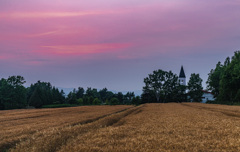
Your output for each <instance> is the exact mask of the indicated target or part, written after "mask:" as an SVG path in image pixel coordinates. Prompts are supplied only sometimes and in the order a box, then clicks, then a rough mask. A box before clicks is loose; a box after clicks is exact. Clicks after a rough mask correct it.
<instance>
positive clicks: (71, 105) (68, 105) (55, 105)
mask: <svg viewBox="0 0 240 152" xmlns="http://www.w3.org/2000/svg"><path fill="white" fill-rule="evenodd" d="M76 106H78V105H75V104H54V105H44V106H42V108H62V107H76Z"/></svg>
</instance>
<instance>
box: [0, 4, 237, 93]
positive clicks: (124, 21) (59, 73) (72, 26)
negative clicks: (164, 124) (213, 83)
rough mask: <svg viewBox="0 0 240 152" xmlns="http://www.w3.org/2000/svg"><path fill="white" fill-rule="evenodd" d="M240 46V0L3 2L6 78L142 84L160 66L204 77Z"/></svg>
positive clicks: (1, 55)
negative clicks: (16, 76)
mask: <svg viewBox="0 0 240 152" xmlns="http://www.w3.org/2000/svg"><path fill="white" fill-rule="evenodd" d="M239 49H240V1H239V0H231V1H229V0H202V1H199V0H181V1H179V0H89V1H86V0H51V1H49V0H41V1H33V0H1V1H0V69H1V77H4V78H7V77H8V76H10V75H22V76H24V77H25V79H26V81H27V82H28V85H29V84H30V83H35V82H36V81H37V80H42V81H47V82H51V83H52V84H53V85H54V86H57V87H64V88H73V87H78V86H82V87H84V88H86V87H95V88H99V89H101V88H103V87H107V88H108V89H110V90H117V91H134V90H141V89H142V86H143V85H144V84H143V79H144V78H145V77H146V76H147V75H148V74H149V73H151V72H152V71H153V70H157V69H163V70H166V71H169V70H172V71H173V72H174V73H176V74H179V72H180V67H181V65H183V66H184V69H185V73H186V76H187V79H189V76H190V74H191V73H200V76H201V77H202V79H203V81H204V83H203V86H204V87H205V86H206V85H205V82H206V80H207V74H208V73H209V71H210V70H211V69H212V68H214V67H215V65H216V63H217V62H218V61H224V59H225V58H226V57H227V56H232V55H233V52H234V51H236V50H239Z"/></svg>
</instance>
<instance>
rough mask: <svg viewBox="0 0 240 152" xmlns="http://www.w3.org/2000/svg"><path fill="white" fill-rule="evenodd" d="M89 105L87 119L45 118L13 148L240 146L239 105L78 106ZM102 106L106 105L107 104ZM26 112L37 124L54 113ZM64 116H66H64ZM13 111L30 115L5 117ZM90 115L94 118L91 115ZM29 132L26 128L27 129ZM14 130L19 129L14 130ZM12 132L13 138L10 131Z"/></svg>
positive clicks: (204, 148)
mask: <svg viewBox="0 0 240 152" xmlns="http://www.w3.org/2000/svg"><path fill="white" fill-rule="evenodd" d="M99 107H101V106H99ZM84 108H86V109H88V110H89V114H92V115H91V117H89V118H88V117H87V115H88V114H87V113H85V114H84V115H85V118H86V119H84V122H85V123H79V122H81V121H83V120H81V121H80V120H74V119H72V120H71V121H70V120H69V121H67V120H68V119H69V117H67V115H62V116H61V117H62V119H63V120H62V122H61V124H64V125H61V126H58V125H57V124H58V123H59V120H60V119H55V121H56V122H55V123H54V124H56V125H55V126H53V125H50V126H49V124H51V123H46V122H48V121H46V122H45V127H46V129H44V128H42V130H38V131H36V130H34V128H33V129H32V132H33V133H32V134H31V135H28V136H26V138H23V139H22V140H20V141H18V142H16V143H13V144H12V145H11V147H10V148H11V149H10V150H11V151H39V152H40V151H62V152H63V151H109V152H110V151H142V152H145V151H149V152H150V151H151V152H152V151H236V152H238V151H240V107H239V106H223V105H209V104H201V103H182V104H178V103H168V104H145V105H141V106H137V107H127V106H126V107H120V106H112V107H111V106H109V111H108V112H106V110H102V111H101V110H100V111H101V112H102V113H101V114H100V112H99V113H98V112H97V113H94V112H90V111H91V108H92V110H93V109H94V108H96V107H94V106H91V107H83V108H82V109H81V108H80V109H81V110H79V111H78V112H79V113H84V112H83V111H84ZM101 108H102V109H104V108H106V107H104V106H102V107H101ZM111 108H113V109H111ZM64 109H65V110H67V109H70V108H64ZM107 109H108V108H107ZM110 109H111V110H110ZM124 109H125V110H124ZM67 111H68V110H67ZM70 111H71V110H70ZM76 111H77V110H76ZM119 111H121V112H119ZM21 112H22V113H25V115H28V116H29V117H30V118H29V120H26V122H29V124H34V126H35V125H36V124H35V123H37V122H38V121H40V120H42V119H43V117H45V119H47V118H48V117H50V118H51V116H52V114H51V113H50V114H47V112H46V113H44V111H43V112H39V113H38V114H39V117H35V116H37V115H34V114H33V115H32V114H29V113H28V112H24V111H21ZM104 112H105V113H106V114H105V113H104ZM27 113H28V114H27ZM103 113H104V114H103ZM2 114H4V112H0V115H1V116H0V120H5V123H6V122H8V121H7V119H4V118H3V117H2ZM74 115H75V114H74V113H73V116H74ZM80 115H81V114H80ZM65 116H66V117H67V118H66V119H64V117H65ZM8 117H9V120H10V119H11V121H12V123H13V124H14V122H15V121H16V122H17V121H22V120H25V119H16V118H14V117H12V115H11V113H6V114H5V118H8ZM54 117H56V118H57V115H55V116H52V120H51V121H54ZM19 118H22V117H19ZM71 118H72V117H71ZM73 118H74V117H73ZM76 118H77V117H75V119H76ZM94 118H97V119H94ZM32 119H34V121H33V120H32ZM45 119H44V120H45ZM88 119H91V121H87V120H88ZM30 122H33V123H30ZM76 122H77V123H76ZM2 124H4V121H3V122H2V121H1V123H0V125H1V126H0V127H1V128H3V129H4V127H5V126H2ZM14 131H16V130H13V131H12V136H13V135H14ZM23 132H24V131H23ZM25 132H27V131H26V130H25ZM15 134H18V133H17V132H15ZM13 137H14V136H13ZM8 138H9V140H10V139H11V136H9V137H8Z"/></svg>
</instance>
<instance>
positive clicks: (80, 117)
mask: <svg viewBox="0 0 240 152" xmlns="http://www.w3.org/2000/svg"><path fill="white" fill-rule="evenodd" d="M131 107H132V106H83V107H73V108H57V109H33V110H9V111H3V112H1V116H0V135H1V136H0V149H9V148H11V147H15V146H16V144H17V143H19V142H22V141H24V140H26V139H29V138H30V137H31V136H32V135H34V134H37V133H39V132H47V131H49V130H50V131H51V130H53V129H58V128H63V127H67V126H73V125H76V124H86V123H89V122H93V121H95V120H97V119H100V118H102V117H104V116H107V115H110V114H113V113H116V112H120V111H123V110H125V109H128V108H131ZM4 112H5V113H4ZM24 112H25V117H24ZM43 113H44V114H43ZM8 116H9V120H8Z"/></svg>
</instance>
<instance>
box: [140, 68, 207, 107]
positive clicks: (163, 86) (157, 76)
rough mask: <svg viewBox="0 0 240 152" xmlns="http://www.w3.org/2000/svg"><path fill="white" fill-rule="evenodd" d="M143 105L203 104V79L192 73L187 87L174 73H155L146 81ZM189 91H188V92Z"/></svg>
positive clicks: (156, 71) (160, 71)
mask: <svg viewBox="0 0 240 152" xmlns="http://www.w3.org/2000/svg"><path fill="white" fill-rule="evenodd" d="M144 83H145V86H144V87H143V94H142V96H141V97H142V101H143V103H150V102H158V103H167V102H191V101H194V102H201V101H202V95H203V92H202V90H203V87H202V79H201V78H200V75H199V74H195V73H192V74H191V77H190V79H189V82H188V84H187V86H185V85H182V84H180V81H179V78H178V76H177V75H176V74H174V73H173V72H172V71H169V72H168V71H163V70H161V69H159V70H155V71H153V73H151V74H149V75H148V77H146V78H145V79H144ZM187 90H188V91H187Z"/></svg>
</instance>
